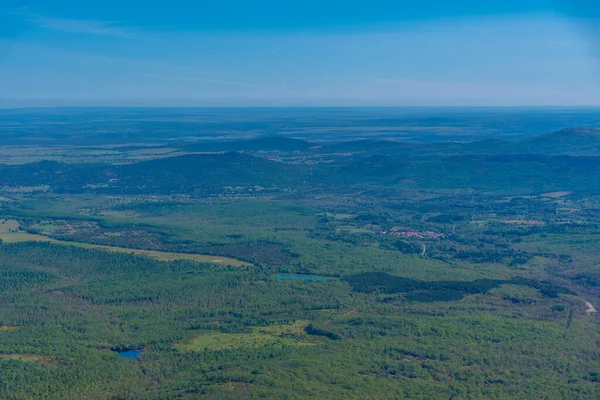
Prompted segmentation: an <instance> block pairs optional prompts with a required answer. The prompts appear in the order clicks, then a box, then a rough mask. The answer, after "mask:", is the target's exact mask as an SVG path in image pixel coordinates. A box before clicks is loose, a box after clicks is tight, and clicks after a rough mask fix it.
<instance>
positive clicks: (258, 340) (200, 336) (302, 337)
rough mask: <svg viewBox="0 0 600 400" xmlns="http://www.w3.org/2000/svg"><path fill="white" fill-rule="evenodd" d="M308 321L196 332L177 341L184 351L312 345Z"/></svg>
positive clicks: (179, 347)
mask: <svg viewBox="0 0 600 400" xmlns="http://www.w3.org/2000/svg"><path fill="white" fill-rule="evenodd" d="M307 325H308V321H296V322H295V323H293V324H282V325H272V326H260V327H252V328H251V332H248V333H222V332H214V331H202V332H200V333H198V332H194V333H193V334H192V335H191V336H190V337H189V338H187V339H184V340H183V341H181V342H179V343H176V344H175V347H176V348H177V349H178V350H179V351H181V352H182V353H188V352H197V351H215V350H231V349H239V348H252V347H262V346H273V345H286V346H312V345H314V344H315V343H312V342H308V341H307V340H306V339H307V336H306V332H305V331H304V328H306V326H307Z"/></svg>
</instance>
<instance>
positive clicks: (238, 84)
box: [144, 74, 271, 90]
mask: <svg viewBox="0 0 600 400" xmlns="http://www.w3.org/2000/svg"><path fill="white" fill-rule="evenodd" d="M144 76H148V77H153V78H162V79H176V80H183V81H192V82H202V83H214V84H219V85H226V86H235V87H240V88H249V89H261V90H271V88H269V87H266V86H262V85H255V84H253V83H247V82H238V81H229V80H221V79H207V78H197V77H192V76H178V75H161V74H144Z"/></svg>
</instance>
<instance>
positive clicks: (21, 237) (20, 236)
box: [0, 220, 253, 268]
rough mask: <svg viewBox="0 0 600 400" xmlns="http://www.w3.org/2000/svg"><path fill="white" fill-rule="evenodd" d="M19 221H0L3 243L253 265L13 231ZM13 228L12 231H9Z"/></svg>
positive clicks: (238, 265) (237, 265)
mask: <svg viewBox="0 0 600 400" xmlns="http://www.w3.org/2000/svg"><path fill="white" fill-rule="evenodd" d="M18 226H19V223H18V222H17V221H14V220H7V221H5V223H4V224H2V223H0V239H2V241H3V242H4V243H19V242H50V243H54V244H60V245H64V246H75V247H82V248H85V249H95V250H103V251H112V252H116V253H128V254H135V255H137V256H142V257H148V258H152V259H155V260H159V261H175V260H192V261H197V262H201V263H214V264H219V265H223V266H225V265H231V266H233V267H240V268H241V267H253V265H252V264H250V263H247V262H244V261H240V260H236V259H235V258H230V257H220V256H209V255H203V254H186V253H173V252H166V251H154V250H138V249H128V248H125V247H115V246H103V245H98V244H88V243H79V242H68V241H62V240H55V239H52V238H49V237H47V236H43V235H35V234H32V233H26V232H14V230H15V229H17V228H18ZM9 230H13V231H9Z"/></svg>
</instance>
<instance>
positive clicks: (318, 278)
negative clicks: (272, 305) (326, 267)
mask: <svg viewBox="0 0 600 400" xmlns="http://www.w3.org/2000/svg"><path fill="white" fill-rule="evenodd" d="M275 278H276V279H301V280H303V281H326V280H327V277H326V276H315V275H285V274H277V275H275Z"/></svg>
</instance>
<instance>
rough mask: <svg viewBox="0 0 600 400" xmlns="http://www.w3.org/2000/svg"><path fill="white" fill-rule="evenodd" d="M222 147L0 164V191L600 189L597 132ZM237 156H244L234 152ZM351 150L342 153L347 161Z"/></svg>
mask: <svg viewBox="0 0 600 400" xmlns="http://www.w3.org/2000/svg"><path fill="white" fill-rule="evenodd" d="M209 146H212V149H213V150H214V149H221V150H220V151H225V150H224V149H228V150H238V152H236V151H227V152H219V153H210V154H187V155H182V156H176V157H168V158H160V159H155V160H151V161H143V162H138V163H134V164H127V165H101V164H85V163H82V164H61V163H58V162H54V161H42V162H37V163H32V164H25V165H4V166H0V185H8V186H39V185H48V186H50V187H51V188H52V190H54V191H57V192H67V193H82V192H102V193H115V194H190V195H207V194H215V193H219V192H221V191H223V188H225V187H250V186H260V187H267V188H288V189H301V188H302V189H306V188H307V187H311V188H319V189H321V190H328V189H330V190H351V189H352V188H354V187H356V185H358V186H369V185H371V186H372V185H375V186H380V187H386V188H402V187H421V188H432V189H435V188H443V189H458V188H460V189H474V190H489V191H503V192H510V193H539V192H544V191H547V192H550V191H553V190H568V191H571V190H577V191H586V192H593V193H600V157H595V155H598V152H599V149H600V130H590V129H566V130H562V131H559V132H555V133H551V134H548V135H543V136H539V137H536V138H532V139H528V140H524V141H519V142H506V141H500V140H485V141H480V142H471V143H436V144H417V143H404V142H392V141H366V140H365V141H353V142H345V143H337V144H328V145H322V146H320V145H315V144H313V143H309V142H305V141H302V140H298V139H290V138H284V137H269V138H261V139H253V140H249V141H241V142H230V143H213V144H212V145H207V146H205V148H204V149H203V150H204V151H207V148H208V147H209ZM239 151H244V152H243V153H242V152H239ZM263 152H264V153H266V154H268V153H270V152H281V153H294V154H298V155H304V156H306V158H307V159H311V157H313V158H314V156H317V158H318V156H319V155H323V156H325V155H331V154H338V157H337V158H335V157H334V158H333V162H328V163H326V162H324V163H314V162H313V163H312V164H308V163H284V162H278V161H272V160H269V159H267V158H265V157H263V156H262V155H263V154H262V153H263ZM349 154H350V156H349Z"/></svg>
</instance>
